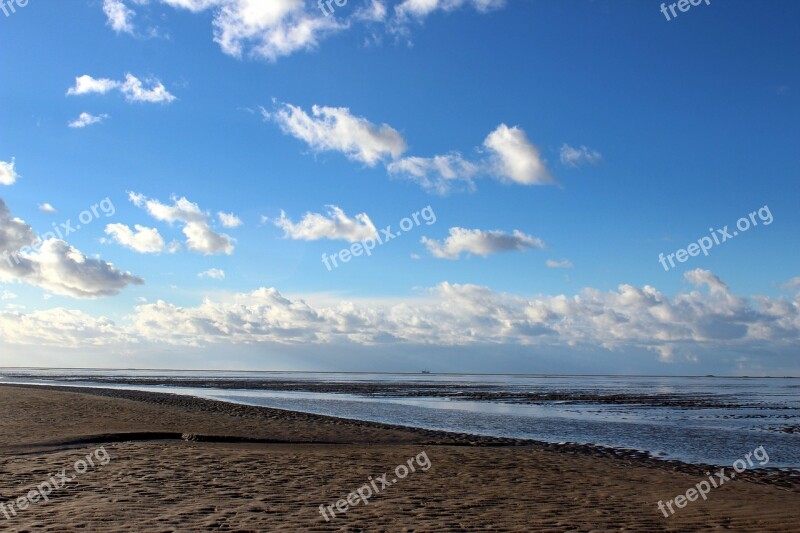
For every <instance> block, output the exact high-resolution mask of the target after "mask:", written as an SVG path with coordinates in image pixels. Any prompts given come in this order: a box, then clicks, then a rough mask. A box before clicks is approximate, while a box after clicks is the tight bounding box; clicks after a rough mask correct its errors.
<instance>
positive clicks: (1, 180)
mask: <svg viewBox="0 0 800 533" xmlns="http://www.w3.org/2000/svg"><path fill="white" fill-rule="evenodd" d="M18 177H19V175H18V174H17V171H16V170H14V160H13V159H12V160H11V162H10V163H8V162H6V161H0V185H14V183H15V182H16V181H17V178H18Z"/></svg>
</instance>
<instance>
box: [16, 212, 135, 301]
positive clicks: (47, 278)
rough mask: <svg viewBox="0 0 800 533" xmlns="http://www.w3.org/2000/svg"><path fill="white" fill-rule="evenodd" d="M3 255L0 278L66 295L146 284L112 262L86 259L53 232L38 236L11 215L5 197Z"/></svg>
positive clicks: (101, 293)
mask: <svg viewBox="0 0 800 533" xmlns="http://www.w3.org/2000/svg"><path fill="white" fill-rule="evenodd" d="M51 235H52V234H51ZM42 240H43V241H44V242H42ZM37 245H38V246H37ZM0 254H2V256H0V281H5V282H8V281H22V282H25V283H28V284H31V285H35V286H37V287H41V288H44V289H46V290H49V291H51V292H53V293H55V294H60V295H63V296H71V297H74V298H98V297H101V296H111V295H114V294H117V293H119V292H120V291H121V290H122V289H124V288H125V287H126V286H128V285H131V284H134V285H139V284H142V283H143V281H142V280H141V279H140V278H138V277H136V276H133V275H131V273H130V272H122V271H120V270H118V269H117V268H115V267H114V265H112V264H111V263H107V262H105V261H102V260H99V259H89V258H87V257H86V256H85V255H83V254H82V253H81V252H80V251H78V250H77V249H75V248H73V247H72V246H70V245H69V244H68V243H66V242H64V241H62V240H59V239H56V238H55V236H54V235H52V236H49V237H48V234H47V233H45V234H44V235H43V236H42V238H39V237H38V236H37V235H36V234H35V233H34V232H33V229H32V228H31V227H30V226H29V225H28V224H26V223H25V221H23V220H21V219H19V218H16V217H13V216H12V215H11V212H10V211H9V210H8V207H6V204H5V202H3V201H2V200H0Z"/></svg>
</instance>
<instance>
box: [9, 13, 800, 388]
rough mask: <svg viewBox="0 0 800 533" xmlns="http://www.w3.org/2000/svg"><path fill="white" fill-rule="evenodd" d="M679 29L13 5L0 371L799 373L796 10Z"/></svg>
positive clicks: (598, 18)
mask: <svg viewBox="0 0 800 533" xmlns="http://www.w3.org/2000/svg"><path fill="white" fill-rule="evenodd" d="M18 1H19V0H17V2H18ZM683 7H684V8H685V11H682V10H681V9H680V6H679V5H677V4H676V6H675V15H673V14H672V13H671V12H670V6H669V3H666V4H665V5H664V10H663V11H662V8H661V3H660V2H656V1H650V0H613V1H611V0H608V1H604V0H594V1H589V0H559V1H554V0H553V1H534V0H529V1H523V0H505V1H504V0H395V1H389V0H346V1H345V2H344V3H343V5H341V6H339V5H337V4H336V3H331V4H330V6H326V5H325V3H322V4H321V5H319V4H318V3H316V2H311V1H309V2H304V1H302V0H269V2H267V1H263V2H261V1H256V0H66V1H60V2H53V1H52V0H51V1H47V0H29V1H28V2H27V3H26V2H24V1H23V2H22V3H21V5H20V4H19V3H15V2H11V1H10V0H6V3H5V4H3V7H0V43H2V45H3V46H2V49H3V53H2V54H1V55H0V66H1V67H2V71H3V77H2V81H0V200H1V201H2V204H0V253H2V257H0V366H49V367H114V368H192V369H256V370H323V371H412V372H413V371H419V370H421V369H427V370H431V371H438V372H498V373H505V372H518V373H564V374H577V373H620V374H683V375H686V374H692V375H695V374H697V375H704V374H718V375H723V374H724V375H800V364H799V363H798V346H800V342H799V341H800V268H798V267H799V265H800V247H798V246H797V244H798V237H797V236H798V233H799V232H800V213H799V212H798V200H800V185H798V174H797V169H798V167H799V166H800V165H799V163H800V150H798V148H800V146H798V145H800V126H799V124H800V120H799V119H800V65H799V64H798V62H797V57H798V54H799V53H800V37H799V36H798V33H797V30H796V23H795V21H796V20H797V18H798V16H799V15H800V5H799V4H797V2H794V1H792V0H785V1H783V0H774V1H771V2H769V3H764V4H754V3H753V2H744V1H738V0H726V1H725V2H721V1H718V0H713V1H710V2H707V1H706V0H702V1H700V2H699V4H698V5H697V6H692V5H691V4H690V3H687V4H685V5H684V6H683ZM737 224H738V226H737ZM3 252H4V253H3Z"/></svg>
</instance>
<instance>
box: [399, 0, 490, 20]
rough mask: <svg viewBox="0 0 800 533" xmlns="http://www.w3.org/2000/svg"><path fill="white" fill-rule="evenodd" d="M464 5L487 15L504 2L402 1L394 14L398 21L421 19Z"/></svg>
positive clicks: (461, 0)
mask: <svg viewBox="0 0 800 533" xmlns="http://www.w3.org/2000/svg"><path fill="white" fill-rule="evenodd" d="M465 5H469V6H472V7H474V8H475V9H476V10H477V11H478V12H480V13H487V12H489V11H492V10H495V9H500V8H501V7H503V6H504V5H505V0H403V1H402V2H400V3H399V4H398V5H397V6H395V13H396V14H397V17H398V18H400V19H404V18H415V19H421V18H425V17H427V16H429V15H431V14H432V13H434V12H436V11H445V12H449V11H454V10H456V9H459V8H462V7H464V6H465Z"/></svg>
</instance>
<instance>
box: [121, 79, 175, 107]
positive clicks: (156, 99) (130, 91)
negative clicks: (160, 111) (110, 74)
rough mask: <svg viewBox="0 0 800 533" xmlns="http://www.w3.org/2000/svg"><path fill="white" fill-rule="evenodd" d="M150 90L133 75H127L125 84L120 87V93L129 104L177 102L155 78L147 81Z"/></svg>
mask: <svg viewBox="0 0 800 533" xmlns="http://www.w3.org/2000/svg"><path fill="white" fill-rule="evenodd" d="M145 81H146V82H147V83H148V84H149V85H150V88H149V89H148V88H145V87H144V84H143V83H142V81H141V80H140V79H139V78H137V77H136V76H134V75H133V74H126V75H125V82H124V83H123V84H122V85H120V91H122V94H124V95H125V98H126V99H127V100H128V101H129V102H148V103H164V102H166V103H169V102H173V101H175V100H176V98H175V96H174V95H173V94H171V93H170V92H169V91H168V90H167V89H166V87H164V84H163V83H161V82H160V81H158V80H157V79H155V78H150V79H147V80H145Z"/></svg>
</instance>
